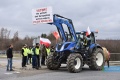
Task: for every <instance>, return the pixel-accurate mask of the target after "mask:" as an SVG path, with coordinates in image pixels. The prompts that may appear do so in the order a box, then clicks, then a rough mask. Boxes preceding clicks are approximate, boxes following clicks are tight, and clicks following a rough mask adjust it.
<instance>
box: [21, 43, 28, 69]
mask: <svg viewBox="0 0 120 80" xmlns="http://www.w3.org/2000/svg"><path fill="white" fill-rule="evenodd" d="M27 52H28V51H27V45H26V44H25V45H24V46H23V48H22V67H26V62H27V55H28V53H27Z"/></svg>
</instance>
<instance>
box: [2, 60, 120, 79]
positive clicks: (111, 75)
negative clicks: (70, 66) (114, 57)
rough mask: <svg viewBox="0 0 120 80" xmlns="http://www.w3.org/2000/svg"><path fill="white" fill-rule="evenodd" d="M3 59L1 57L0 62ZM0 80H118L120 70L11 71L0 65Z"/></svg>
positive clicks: (85, 68)
mask: <svg viewBox="0 0 120 80" xmlns="http://www.w3.org/2000/svg"><path fill="white" fill-rule="evenodd" d="M3 61H4V60H3V59H2V60H1V61H0V62H3ZM18 62H19V60H17V63H18ZM0 80H120V71H118V72H106V71H92V70H90V69H89V68H88V66H85V67H84V68H83V70H82V71H81V72H80V73H69V72H68V71H67V69H66V68H65V67H63V66H62V68H60V69H59V70H55V71H52V70H48V69H47V68H46V66H42V69H40V70H33V69H32V68H27V70H21V69H16V70H15V71H13V72H7V71H6V67H1V66H0Z"/></svg>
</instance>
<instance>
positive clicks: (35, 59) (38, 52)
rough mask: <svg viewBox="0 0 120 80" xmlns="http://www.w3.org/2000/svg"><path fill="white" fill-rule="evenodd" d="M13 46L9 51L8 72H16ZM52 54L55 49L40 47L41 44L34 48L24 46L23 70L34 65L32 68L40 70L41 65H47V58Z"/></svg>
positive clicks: (22, 52)
mask: <svg viewBox="0 0 120 80" xmlns="http://www.w3.org/2000/svg"><path fill="white" fill-rule="evenodd" d="M12 51H13V45H12V44H10V45H9V48H8V49H7V52H6V54H7V60H8V64H7V71H14V70H13V69H12V58H13V52H12ZM51 52H54V47H53V46H51V48H49V46H45V45H42V47H40V45H39V43H36V45H35V46H33V47H28V46H27V44H25V45H23V47H22V49H21V54H22V68H24V67H27V66H26V65H27V64H32V68H35V69H39V68H41V65H45V64H46V59H47V56H48V55H50V53H51Z"/></svg>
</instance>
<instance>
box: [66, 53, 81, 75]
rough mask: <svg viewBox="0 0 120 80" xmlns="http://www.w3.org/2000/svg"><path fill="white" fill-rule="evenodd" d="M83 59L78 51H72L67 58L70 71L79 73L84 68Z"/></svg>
mask: <svg viewBox="0 0 120 80" xmlns="http://www.w3.org/2000/svg"><path fill="white" fill-rule="evenodd" d="M82 66H83V59H82V56H81V55H80V54H78V53H72V54H70V55H69V56H68V59H67V69H68V71H69V72H73V73H77V72H80V71H81V70H82Z"/></svg>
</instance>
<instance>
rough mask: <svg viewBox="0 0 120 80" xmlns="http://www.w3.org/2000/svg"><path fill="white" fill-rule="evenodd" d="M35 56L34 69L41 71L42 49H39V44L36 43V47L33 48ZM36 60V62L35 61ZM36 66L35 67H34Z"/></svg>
mask: <svg viewBox="0 0 120 80" xmlns="http://www.w3.org/2000/svg"><path fill="white" fill-rule="evenodd" d="M33 55H34V57H35V58H33V61H35V62H33V68H36V69H39V68H40V67H41V65H40V64H41V62H40V55H41V54H40V47H39V43H36V47H35V48H33ZM34 59H35V60H34ZM34 65H35V67H34Z"/></svg>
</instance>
